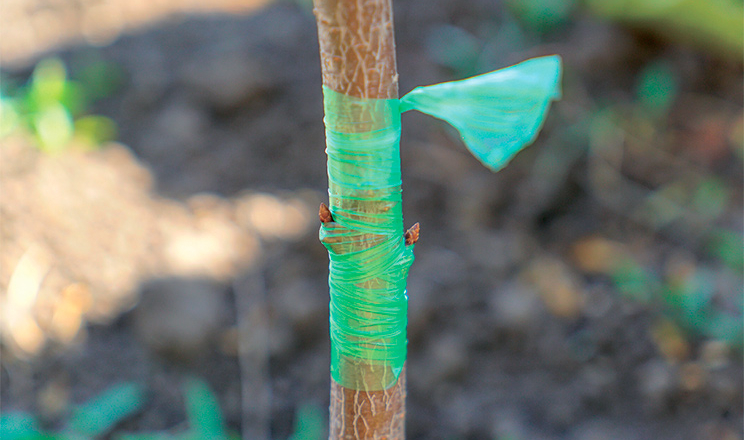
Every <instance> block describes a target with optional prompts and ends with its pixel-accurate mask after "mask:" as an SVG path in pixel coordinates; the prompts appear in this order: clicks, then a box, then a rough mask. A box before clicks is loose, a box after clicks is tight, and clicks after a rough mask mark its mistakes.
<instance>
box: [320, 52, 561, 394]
mask: <svg viewBox="0 0 744 440" xmlns="http://www.w3.org/2000/svg"><path fill="white" fill-rule="evenodd" d="M559 81H560V58H559V57H557V56H552V57H543V58H536V59H533V60H528V61H525V62H523V63H521V64H518V65H515V66H512V67H508V68H506V69H502V70H498V71H495V72H491V73H487V74H484V75H479V76H476V77H473V78H469V79H466V80H462V81H453V82H449V83H442V84H436V85H433V86H428V87H418V88H416V89H414V90H413V91H412V92H411V93H409V94H407V95H406V96H404V97H403V98H402V99H401V100H400V101H399V100H397V99H360V98H354V97H351V96H347V95H343V94H341V93H338V92H335V91H333V90H331V89H328V88H327V87H324V88H323V96H324V109H325V125H326V146H327V148H326V153H327V154H328V192H329V197H330V205H331V206H330V208H331V213H332V215H333V222H332V223H326V224H323V225H322V226H321V230H320V238H321V241H322V242H323V243H324V245H325V246H326V248H327V249H328V253H329V257H330V266H329V286H330V297H331V302H330V333H331V376H332V377H333V379H334V380H335V381H336V382H337V383H339V384H341V385H343V386H344V387H347V388H352V389H364V390H370V391H371V390H380V389H386V388H389V387H390V386H392V385H394V384H395V383H396V381H397V379H398V376H399V375H400V372H401V370H402V368H403V365H404V363H405V360H406V344H407V340H406V324H407V316H406V315H407V307H408V306H407V303H408V298H407V296H406V278H407V276H408V269H409V267H410V266H411V263H412V262H413V248H414V246H413V245H409V246H406V245H405V242H404V237H403V213H402V208H401V174H400V147H399V145H400V114H401V112H402V111H406V110H418V111H421V112H423V113H427V114H430V115H432V116H434V117H437V118H440V119H443V120H445V121H447V122H449V123H450V124H452V125H453V126H454V127H455V128H457V130H458V131H459V132H460V134H461V136H462V138H463V140H464V141H465V144H466V146H467V147H468V148H469V149H470V151H471V152H472V153H473V154H474V155H475V156H476V157H477V158H478V159H479V160H480V161H481V162H483V163H484V164H485V165H486V166H488V167H489V168H491V169H492V170H494V171H495V170H498V169H500V168H502V167H503V166H504V165H505V164H506V163H507V162H508V161H509V160H510V159H511V158H512V157H513V156H514V155H515V154H516V153H517V152H518V151H519V150H520V149H521V148H523V147H524V146H525V145H527V144H528V143H530V142H532V140H534V138H535V137H536V136H537V132H538V131H539V128H540V126H541V124H542V122H543V120H544V118H545V114H546V112H547V109H548V106H549V104H550V101H551V100H553V99H557V98H558V97H559V96H560V89H559Z"/></svg>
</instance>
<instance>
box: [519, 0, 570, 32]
mask: <svg viewBox="0 0 744 440" xmlns="http://www.w3.org/2000/svg"><path fill="white" fill-rule="evenodd" d="M506 4H507V6H508V7H509V10H510V11H511V12H512V13H513V14H514V15H515V16H516V17H517V18H518V19H519V20H520V21H521V22H522V23H524V24H525V25H526V26H528V27H529V28H530V29H531V30H533V31H535V32H539V33H542V32H546V31H551V30H553V29H556V28H558V27H559V26H560V25H562V24H564V23H565V22H566V21H568V19H569V17H570V16H571V13H572V12H573V10H574V8H575V7H576V0H507V2H506Z"/></svg>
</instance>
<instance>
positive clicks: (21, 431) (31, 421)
mask: <svg viewBox="0 0 744 440" xmlns="http://www.w3.org/2000/svg"><path fill="white" fill-rule="evenodd" d="M40 435H42V434H41V429H40V428H39V423H38V422H37V421H36V418H34V416H32V415H31V414H28V413H24V412H11V413H8V414H5V415H3V416H2V417H0V439H3V440H21V439H29V438H35V437H38V436H40Z"/></svg>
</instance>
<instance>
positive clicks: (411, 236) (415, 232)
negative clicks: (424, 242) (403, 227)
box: [404, 223, 421, 245]
mask: <svg viewBox="0 0 744 440" xmlns="http://www.w3.org/2000/svg"><path fill="white" fill-rule="evenodd" d="M420 230H421V227H420V226H419V224H418V223H416V224H414V225H413V226H411V227H410V229H408V230H407V231H406V233H405V235H404V237H405V238H406V245H410V244H414V243H416V242H417V241H418V239H419V232H420Z"/></svg>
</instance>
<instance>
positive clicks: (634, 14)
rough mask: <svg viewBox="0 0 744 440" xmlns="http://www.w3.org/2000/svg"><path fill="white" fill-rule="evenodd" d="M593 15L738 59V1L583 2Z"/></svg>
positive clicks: (742, 20)
mask: <svg viewBox="0 0 744 440" xmlns="http://www.w3.org/2000/svg"><path fill="white" fill-rule="evenodd" d="M585 2H586V4H587V5H588V6H589V8H590V9H591V10H592V11H593V12H594V13H596V14H597V15H599V16H601V17H605V18H609V19H612V20H618V21H623V22H629V23H633V24H636V25H640V26H646V27H649V28H650V29H652V30H661V31H664V32H666V33H668V34H670V35H672V36H674V37H675V38H677V39H682V40H688V41H690V42H692V43H696V44H698V45H700V46H703V47H705V48H709V49H712V50H716V51H719V52H721V53H725V54H728V55H730V56H732V57H735V58H737V59H741V57H742V51H744V40H743V39H742V34H744V5H743V4H742V2H741V1H739V0H585Z"/></svg>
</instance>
